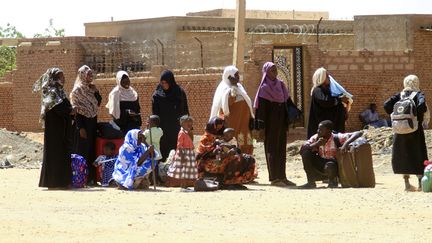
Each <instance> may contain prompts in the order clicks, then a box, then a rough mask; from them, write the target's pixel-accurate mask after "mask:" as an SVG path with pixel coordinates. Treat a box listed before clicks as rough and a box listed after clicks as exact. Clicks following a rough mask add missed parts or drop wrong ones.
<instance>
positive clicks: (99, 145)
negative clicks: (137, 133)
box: [95, 137, 124, 182]
mask: <svg viewBox="0 0 432 243" xmlns="http://www.w3.org/2000/svg"><path fill="white" fill-rule="evenodd" d="M107 142H112V143H114V144H115V146H116V155H118V153H119V149H120V147H121V146H122V145H123V142H124V138H117V139H106V138H101V137H96V146H95V150H96V158H97V157H98V156H99V155H101V154H102V153H103V148H104V146H105V143H107ZM96 181H98V182H102V166H100V165H99V166H98V167H96Z"/></svg>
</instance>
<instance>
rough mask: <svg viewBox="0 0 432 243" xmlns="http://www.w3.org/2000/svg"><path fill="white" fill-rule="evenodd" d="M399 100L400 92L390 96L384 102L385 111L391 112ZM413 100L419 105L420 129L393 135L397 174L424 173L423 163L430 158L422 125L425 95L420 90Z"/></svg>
mask: <svg viewBox="0 0 432 243" xmlns="http://www.w3.org/2000/svg"><path fill="white" fill-rule="evenodd" d="M408 95H409V94H408ZM399 100H400V94H395V95H393V96H392V97H390V98H389V99H388V100H387V101H386V102H385V103H384V109H385V111H386V112H387V113H388V114H391V113H392V112H393V106H394V104H395V103H396V102H397V101H399ZM413 100H414V102H415V103H416V105H417V119H418V130H417V131H415V132H413V133H409V134H394V135H393V152H392V167H393V172H394V173H395V174H407V175H422V174H423V170H424V164H423V163H424V161H425V160H427V159H428V154H427V147H426V142H425V134H424V130H423V126H422V122H423V114H424V113H425V112H426V110H427V107H426V101H425V97H424V95H423V93H421V92H420V93H417V94H416V96H415V97H414V99H413Z"/></svg>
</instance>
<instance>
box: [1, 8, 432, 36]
mask: <svg viewBox="0 0 432 243" xmlns="http://www.w3.org/2000/svg"><path fill="white" fill-rule="evenodd" d="M235 2H236V1H235V0H157V1H149V0H129V1H128V0H123V1H113V0H105V1H96V0H93V1H92V0H74V1H59V0H37V1H35V0H21V1H7V2H6V3H3V4H2V13H1V15H0V26H2V27H3V26H5V25H6V23H11V24H12V25H14V26H16V27H17V29H18V30H19V31H20V32H22V33H23V34H24V35H26V36H28V37H31V36H33V34H34V33H43V32H44V29H45V28H46V27H47V26H48V24H49V19H54V26H56V27H58V28H64V29H65V30H66V35H68V36H71V35H74V36H76V35H84V23H86V22H100V21H109V20H110V19H111V17H113V18H114V20H126V19H143V18H152V17H162V16H184V15H185V14H186V13H187V12H194V11H202V10H210V9H216V8H235ZM246 7H247V9H262V10H287V11H292V10H297V11H327V12H329V13H330V18H331V19H352V18H353V16H354V15H370V14H414V13H416V14H432V0H356V1H354V0H301V1H292V0H246Z"/></svg>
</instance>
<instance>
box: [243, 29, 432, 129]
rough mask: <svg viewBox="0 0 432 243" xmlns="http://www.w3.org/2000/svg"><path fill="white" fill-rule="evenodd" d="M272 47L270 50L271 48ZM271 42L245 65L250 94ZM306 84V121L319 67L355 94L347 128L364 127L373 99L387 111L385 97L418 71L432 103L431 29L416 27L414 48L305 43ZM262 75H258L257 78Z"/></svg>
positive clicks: (397, 90)
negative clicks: (364, 113)
mask: <svg viewBox="0 0 432 243" xmlns="http://www.w3.org/2000/svg"><path fill="white" fill-rule="evenodd" d="M269 48H270V50H269ZM271 48H272V44H266V45H256V46H255V47H254V49H253V51H252V53H251V59H252V61H250V62H249V63H247V65H246V66H245V71H246V72H247V73H245V80H249V81H245V82H249V83H247V86H248V87H250V89H249V91H250V94H255V92H256V88H257V87H258V84H259V81H260V80H259V79H260V76H258V73H260V70H261V67H262V65H263V63H264V62H265V61H270V60H271V59H272V57H271ZM303 50H304V51H303V72H304V79H303V82H304V83H303V85H304V86H303V88H304V94H303V95H304V100H305V104H304V107H305V112H304V113H305V114H304V115H305V121H306V122H305V124H307V120H308V112H309V107H310V89H311V86H312V75H313V73H314V72H315V70H316V69H317V68H319V67H325V68H326V69H327V70H328V71H329V72H330V73H331V74H332V75H333V76H334V77H335V79H336V80H337V81H338V82H339V83H340V84H342V85H343V86H344V87H345V88H346V89H347V90H348V91H349V92H350V93H352V94H353V95H354V103H353V106H352V109H351V111H350V114H349V119H348V121H347V129H348V131H353V130H358V129H360V128H361V122H360V120H359V118H358V117H359V114H360V113H361V112H362V111H363V110H364V109H366V108H367V107H368V105H369V104H370V103H376V104H377V105H378V112H379V113H380V114H382V115H383V116H384V117H388V116H387V114H386V113H385V112H384V109H383V103H384V101H385V100H386V99H387V98H389V97H390V96H391V95H393V94H394V93H396V92H399V91H400V90H402V88H403V79H404V77H406V76H407V75H409V74H416V75H417V76H418V77H419V79H420V88H421V89H422V90H423V91H424V92H425V94H426V98H427V102H428V105H429V107H432V102H431V100H432V98H429V97H432V85H431V81H432V69H431V68H430V67H431V61H430V60H432V32H430V31H417V32H416V33H415V36H414V50H406V51H367V50H365V51H322V50H320V48H319V47H318V46H317V45H305V46H303ZM256 77H259V78H256Z"/></svg>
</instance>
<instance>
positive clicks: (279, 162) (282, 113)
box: [255, 97, 288, 181]
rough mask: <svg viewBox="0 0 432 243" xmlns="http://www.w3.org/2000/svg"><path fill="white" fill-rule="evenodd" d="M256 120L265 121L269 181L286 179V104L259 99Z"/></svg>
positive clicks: (265, 145)
mask: <svg viewBox="0 0 432 243" xmlns="http://www.w3.org/2000/svg"><path fill="white" fill-rule="evenodd" d="M255 116H256V118H257V119H260V120H263V121H264V126H265V138H264V150H265V156H266V161H267V169H268V171H269V180H270V181H274V180H277V179H279V180H284V179H286V172H285V168H286V166H285V164H286V144H287V129H288V122H287V121H288V114H287V108H286V104H285V103H277V102H271V101H269V100H266V99H264V98H261V97H259V98H258V109H257V110H256V115H255Z"/></svg>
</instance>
